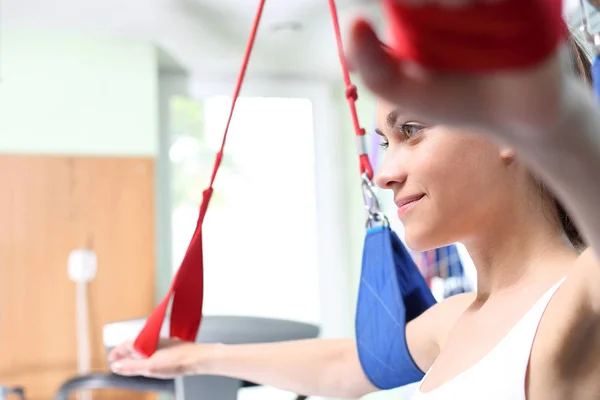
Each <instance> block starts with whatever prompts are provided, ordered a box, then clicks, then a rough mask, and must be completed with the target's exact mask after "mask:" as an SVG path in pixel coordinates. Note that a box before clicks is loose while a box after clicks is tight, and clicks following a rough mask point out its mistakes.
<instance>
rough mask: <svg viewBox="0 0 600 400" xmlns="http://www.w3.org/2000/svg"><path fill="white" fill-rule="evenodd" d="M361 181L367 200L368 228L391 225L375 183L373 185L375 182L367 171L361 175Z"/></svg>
mask: <svg viewBox="0 0 600 400" xmlns="http://www.w3.org/2000/svg"><path fill="white" fill-rule="evenodd" d="M361 181H362V192H363V200H364V202H365V209H366V210H367V222H366V227H367V229H370V228H374V227H376V226H385V227H387V226H390V223H389V220H388V218H387V217H386V215H385V214H384V213H383V211H381V205H380V204H379V198H378V197H377V195H376V194H375V185H373V182H372V181H371V179H370V178H369V175H368V174H367V173H366V172H365V173H363V174H362V175H361Z"/></svg>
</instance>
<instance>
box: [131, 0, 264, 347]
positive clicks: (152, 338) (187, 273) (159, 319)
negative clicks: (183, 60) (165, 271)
mask: <svg viewBox="0 0 600 400" xmlns="http://www.w3.org/2000/svg"><path fill="white" fill-rule="evenodd" d="M265 1H266V0H260V2H259V5H258V10H257V11H256V16H255V18H254V23H253V25H252V31H251V32H250V37H249V39H248V43H247V45H246V52H245V54H244V59H243V61H242V66H241V69H240V72H239V75H238V78H237V84H236V86H235V91H234V94H233V100H232V102H231V109H230V111H229V117H228V119H227V124H226V125H225V132H224V133H223V140H222V142H221V148H220V149H219V151H218V152H217V155H216V157H215V162H214V166H213V170H212V174H211V176H210V182H209V184H208V187H207V188H206V189H205V190H204V192H203V193H202V203H201V204H200V215H199V217H198V223H197V225H196V230H195V231H194V236H193V237H192V240H191V242H190V245H189V246H188V249H187V252H186V254H185V256H184V258H183V261H182V263H181V266H180V267H179V270H178V271H177V273H176V275H175V278H174V279H173V282H172V283H171V287H170V289H169V291H168V292H167V294H166V295H165V297H164V298H163V299H162V301H161V302H160V303H159V305H158V306H157V307H156V309H155V310H154V311H153V312H152V314H150V317H149V318H148V321H147V322H146V325H145V326H144V328H143V329H142V331H141V332H140V334H139V335H138V337H137V338H136V340H135V342H134V348H135V350H136V351H137V352H138V353H140V354H142V355H144V356H146V357H150V356H151V355H152V354H154V352H155V351H156V348H157V346H158V341H159V338H160V331H161V328H162V324H163V321H164V319H165V316H166V313H167V309H168V306H169V302H170V301H171V299H172V300H173V304H172V307H171V318H170V336H171V337H172V338H178V339H180V340H184V341H191V342H193V341H195V340H196V335H197V333H198V329H199V328H200V322H201V319H202V304H203V299H204V265H203V254H202V222H203V221H204V216H205V215H206V211H207V209H208V205H209V203H210V199H211V196H212V193H213V184H214V182H215V178H216V176H217V171H218V170H219V167H220V166H221V160H222V159H223V151H224V149H225V143H226V141H227V133H228V132H229V126H230V124H231V120H232V118H233V112H234V110H235V106H236V103H237V99H238V97H239V94H240V90H241V88H242V84H243V82H244V77H245V75H246V69H247V67H248V63H249V61H250V55H251V54H252V48H253V46H254V41H255V39H256V33H257V31H258V27H259V25H260V19H261V16H262V12H263V9H264V6H265Z"/></svg>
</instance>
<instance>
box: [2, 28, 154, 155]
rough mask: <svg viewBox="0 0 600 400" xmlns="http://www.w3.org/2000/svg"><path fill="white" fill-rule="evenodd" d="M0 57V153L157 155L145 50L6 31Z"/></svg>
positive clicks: (118, 42)
mask: <svg viewBox="0 0 600 400" xmlns="http://www.w3.org/2000/svg"><path fill="white" fill-rule="evenodd" d="M1 57H2V58H1V64H0V65H1V66H0V71H1V72H0V73H1V78H2V82H1V84H0V152H4V153H42V154H87V155H141V156H154V155H155V154H156V153H157V151H158V149H157V147H158V118H157V107H158V98H157V96H158V94H157V91H158V65H157V57H156V51H155V48H154V47H153V46H152V45H151V44H149V43H143V42H134V41H124V40H122V39H106V38H94V37H85V38H84V37H78V36H68V35H60V34H48V33H44V32H22V31H18V32H17V31H6V32H3V37H2V54H1Z"/></svg>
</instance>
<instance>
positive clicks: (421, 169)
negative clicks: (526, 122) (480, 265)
mask: <svg viewBox="0 0 600 400" xmlns="http://www.w3.org/2000/svg"><path fill="white" fill-rule="evenodd" d="M377 123H378V128H379V129H378V131H379V133H380V134H381V135H382V138H381V142H382V145H383V146H384V147H385V148H386V150H385V151H386V152H385V157H384V160H383V164H382V165H381V166H380V169H379V173H378V174H377V176H376V179H375V183H376V184H377V185H378V186H379V187H381V188H383V189H391V190H392V191H393V192H394V201H395V202H396V205H397V206H398V216H399V218H400V220H401V221H402V223H403V225H404V228H405V235H406V236H405V239H406V244H407V245H408V247H410V248H411V249H413V250H417V251H423V250H426V249H431V248H436V247H441V246H443V245H447V244H450V243H454V242H459V241H465V240H468V239H471V238H472V237H473V236H475V235H478V234H480V233H481V232H482V231H483V230H490V229H493V227H494V225H495V224H498V223H501V221H502V218H503V216H504V215H505V213H507V212H508V213H509V214H510V212H509V211H508V210H510V207H515V206H517V205H516V203H515V198H516V197H518V196H515V194H516V190H517V189H516V187H517V186H519V185H517V184H516V180H517V178H518V176H517V173H518V169H517V168H516V167H515V166H514V163H513V162H512V161H511V160H512V156H511V155H510V151H509V150H508V149H507V150H505V151H501V150H500V148H499V147H498V146H497V145H495V144H494V143H492V142H491V141H490V140H488V139H486V138H484V137H483V136H482V135H478V134H475V133H469V132H465V131H460V130H456V129H450V128H447V127H444V126H427V123H426V122H424V121H415V120H413V119H411V117H410V116H409V115H404V114H403V113H402V111H401V110H397V109H395V108H394V107H393V106H391V105H389V104H386V103H383V102H380V103H379V107H378V118H377Z"/></svg>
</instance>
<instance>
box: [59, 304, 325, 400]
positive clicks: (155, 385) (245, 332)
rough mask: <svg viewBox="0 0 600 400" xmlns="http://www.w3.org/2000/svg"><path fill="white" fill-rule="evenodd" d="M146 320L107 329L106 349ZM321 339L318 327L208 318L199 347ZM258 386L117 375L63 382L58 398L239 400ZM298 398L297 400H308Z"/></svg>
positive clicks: (254, 319) (165, 330)
mask: <svg viewBox="0 0 600 400" xmlns="http://www.w3.org/2000/svg"><path fill="white" fill-rule="evenodd" d="M145 322H146V320H145V319H136V320H128V321H120V322H114V323H111V324H108V325H106V326H105V327H104V334H103V339H104V345H105V347H106V349H107V352H109V351H110V350H111V349H112V348H113V347H114V346H116V345H117V344H119V343H122V342H123V341H125V340H128V339H131V338H133V337H135V336H136V335H137V333H138V332H139V331H140V330H141V328H142V327H143V325H144V323H145ZM167 333H168V323H165V324H164V325H163V332H162V334H163V335H164V336H166V334H167ZM318 335H319V328H318V327H317V326H316V325H312V324H307V323H302V322H296V321H288V320H281V319H272V318H258V317H235V316H205V317H204V318H203V320H202V328H201V329H200V332H199V334H198V338H197V342H199V343H224V344H245V343H268V342H278V341H286V340H301V339H312V338H316V337H317V336H318ZM253 386H257V385H256V384H255V383H252V382H245V381H241V380H238V379H233V378H227V377H220V376H206V375H199V376H186V377H182V378H177V379H167V380H163V379H152V378H144V377H123V376H119V375H115V374H91V375H86V376H78V377H74V378H72V379H69V380H68V381H66V382H64V383H63V384H62V385H61V387H60V389H59V390H58V393H57V395H56V397H55V399H56V400H67V399H68V398H69V396H70V394H71V393H74V392H77V391H81V390H94V389H109V388H112V389H125V390H132V391H137V392H156V393H163V394H168V395H170V396H172V398H177V399H178V400H188V399H196V398H202V399H206V400H212V399H214V400H236V399H237V393H238V391H239V390H241V389H243V388H247V387H253ZM306 398H307V397H306V396H298V397H297V400H305V399H306Z"/></svg>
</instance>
